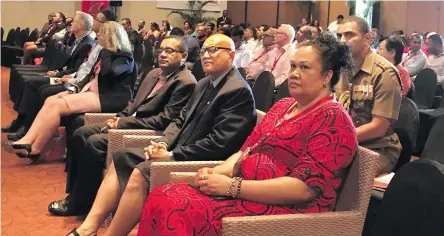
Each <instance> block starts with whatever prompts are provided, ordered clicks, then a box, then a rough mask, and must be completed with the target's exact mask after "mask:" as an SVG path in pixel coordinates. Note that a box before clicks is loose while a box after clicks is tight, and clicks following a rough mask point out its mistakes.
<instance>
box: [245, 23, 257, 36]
mask: <svg viewBox="0 0 444 236" xmlns="http://www.w3.org/2000/svg"><path fill="white" fill-rule="evenodd" d="M247 29H248V30H251V32H252V33H253V38H254V39H257V31H256V29H255V28H253V27H251V26H250V27H247V28H246V29H245V30H247Z"/></svg>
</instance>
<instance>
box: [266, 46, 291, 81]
mask: <svg viewBox="0 0 444 236" xmlns="http://www.w3.org/2000/svg"><path fill="white" fill-rule="evenodd" d="M273 51H274V52H273V53H272V56H271V57H270V60H268V65H267V71H270V72H271V73H272V74H273V76H274V86H275V87H279V85H281V84H282V83H283V82H284V81H285V80H286V79H288V75H289V73H290V60H291V57H292V56H293V53H294V51H295V48H294V47H293V44H292V43H289V44H287V45H285V46H283V47H282V48H279V47H276V48H275V49H274V50H273Z"/></svg>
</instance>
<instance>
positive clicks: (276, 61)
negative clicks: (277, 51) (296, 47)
mask: <svg viewBox="0 0 444 236" xmlns="http://www.w3.org/2000/svg"><path fill="white" fill-rule="evenodd" d="M284 53H285V51H283V52H282V53H281V55H279V57H275V58H274V62H273V67H271V71H273V70H274V69H275V68H276V64H277V63H278V61H279V59H281V57H282V55H284Z"/></svg>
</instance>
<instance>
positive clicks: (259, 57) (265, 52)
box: [250, 49, 269, 64]
mask: <svg viewBox="0 0 444 236" xmlns="http://www.w3.org/2000/svg"><path fill="white" fill-rule="evenodd" d="M268 51H269V50H268V49H265V50H264V51H263V52H262V53H261V55H259V56H258V57H257V58H256V59H254V60H253V61H252V62H251V63H250V64H253V63H254V62H257V61H258V60H259V59H261V58H262V57H263V56H265V54H267V52H268Z"/></svg>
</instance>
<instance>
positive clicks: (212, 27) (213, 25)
mask: <svg viewBox="0 0 444 236" xmlns="http://www.w3.org/2000/svg"><path fill="white" fill-rule="evenodd" d="M207 25H208V26H210V29H211V31H213V30H214V28H216V25H215V24H214V23H212V22H209V23H207Z"/></svg>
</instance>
